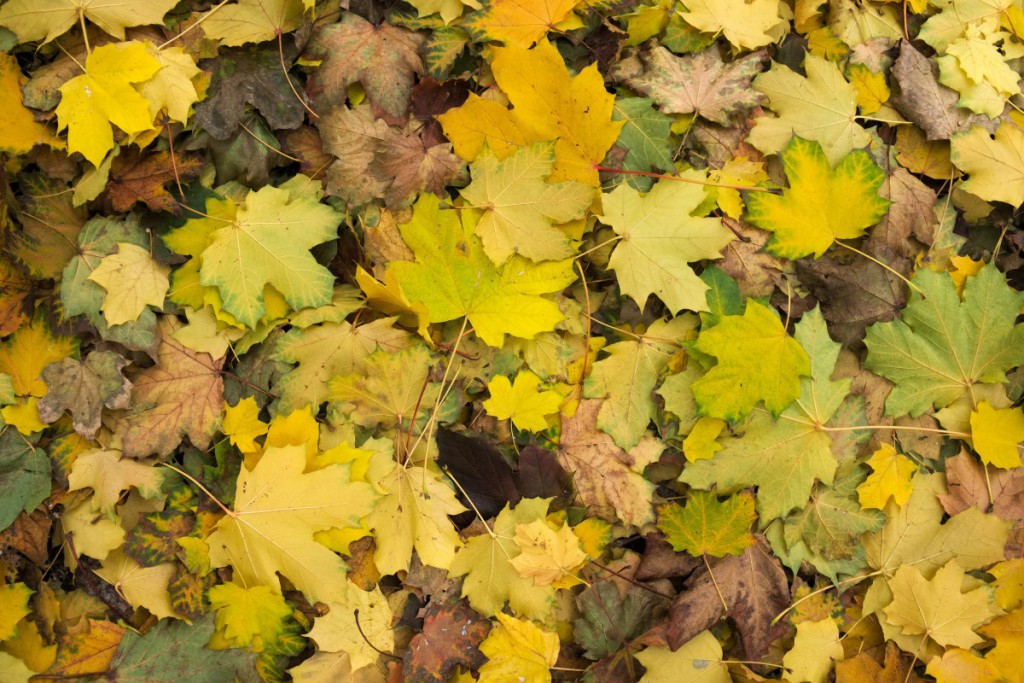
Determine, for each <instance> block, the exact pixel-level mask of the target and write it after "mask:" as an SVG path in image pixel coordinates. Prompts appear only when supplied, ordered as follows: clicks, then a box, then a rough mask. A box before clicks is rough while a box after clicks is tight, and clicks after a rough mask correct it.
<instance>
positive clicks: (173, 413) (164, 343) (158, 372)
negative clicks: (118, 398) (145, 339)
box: [117, 316, 224, 458]
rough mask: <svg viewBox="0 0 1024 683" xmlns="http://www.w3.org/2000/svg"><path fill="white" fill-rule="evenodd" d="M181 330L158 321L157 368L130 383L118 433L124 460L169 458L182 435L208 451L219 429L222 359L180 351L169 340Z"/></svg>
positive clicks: (164, 320) (171, 322) (170, 319)
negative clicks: (129, 398)
mask: <svg viewBox="0 0 1024 683" xmlns="http://www.w3.org/2000/svg"><path fill="white" fill-rule="evenodd" d="M180 326H181V325H180V323H178V322H177V320H176V319H175V318H173V317H171V316H165V317H164V318H162V319H161V322H160V347H159V349H158V351H157V364H156V365H155V366H153V367H151V368H148V369H146V370H143V371H142V372H141V373H139V374H138V375H136V376H135V377H134V378H133V380H132V381H133V383H134V389H133V390H132V391H133V393H132V404H131V405H132V407H131V409H130V410H129V412H128V414H127V415H125V416H124V418H123V419H122V421H121V424H120V425H119V427H118V430H117V431H118V433H119V434H120V435H121V437H122V439H123V441H124V446H123V449H124V454H125V456H127V457H130V458H141V457H145V456H147V455H151V454H154V453H155V454H157V455H160V456H164V455H167V454H169V453H171V452H172V451H173V450H174V449H175V448H177V447H178V444H180V443H181V440H182V438H183V437H186V436H187V437H188V438H189V441H191V442H192V445H193V446H195V447H197V448H206V447H207V446H209V445H210V440H211V439H212V438H213V435H214V434H216V432H217V429H218V428H219V427H220V419H221V410H222V409H223V407H224V396H223V394H224V382H223V380H222V379H221V374H220V369H221V367H222V366H223V365H224V359H223V358H221V359H220V360H216V361H215V360H213V358H211V357H210V355H209V354H206V353H199V352H196V351H192V350H191V349H188V348H186V347H185V346H183V345H182V344H181V343H180V342H178V341H177V340H176V339H174V337H173V335H174V333H175V332H176V331H177V330H178V328H179V327H180Z"/></svg>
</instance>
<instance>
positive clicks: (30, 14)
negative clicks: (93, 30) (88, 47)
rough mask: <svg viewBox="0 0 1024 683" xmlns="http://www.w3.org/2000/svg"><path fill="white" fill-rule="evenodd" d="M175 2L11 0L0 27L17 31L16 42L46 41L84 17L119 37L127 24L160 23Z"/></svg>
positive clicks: (0, 15)
mask: <svg viewBox="0 0 1024 683" xmlns="http://www.w3.org/2000/svg"><path fill="white" fill-rule="evenodd" d="M176 4H178V3H177V0H118V1H117V2H94V1H92V0H84V1H83V0H11V2H8V3H7V4H5V5H4V6H3V8H2V9H0V26H6V27H7V28H9V29H11V30H12V31H14V32H15V33H16V34H18V42H19V43H29V42H34V41H37V40H41V41H42V42H44V43H48V42H50V41H51V40H53V39H54V38H56V37H58V36H60V35H61V34H62V33H64V32H65V31H67V30H68V29H70V28H71V27H72V26H76V25H77V24H78V23H79V22H80V21H81V19H82V18H85V19H88V20H89V21H91V22H92V23H94V24H96V25H97V26H99V27H100V28H101V29H103V30H104V31H106V32H107V33H109V34H110V35H112V36H114V37H115V38H117V39H119V40H122V39H124V30H125V29H126V28H128V27H129V26H145V25H146V24H160V23H162V22H163V18H164V14H166V13H167V12H169V11H170V10H171V8H172V7H174V6H175V5H176ZM98 49H100V48H97V50H98Z"/></svg>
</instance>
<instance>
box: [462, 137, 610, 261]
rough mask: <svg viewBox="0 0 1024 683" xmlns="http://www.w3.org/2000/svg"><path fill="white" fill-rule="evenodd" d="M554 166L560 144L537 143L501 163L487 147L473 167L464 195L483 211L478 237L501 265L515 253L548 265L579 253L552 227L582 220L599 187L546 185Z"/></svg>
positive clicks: (486, 251) (463, 191) (518, 151)
mask: <svg viewBox="0 0 1024 683" xmlns="http://www.w3.org/2000/svg"><path fill="white" fill-rule="evenodd" d="M554 165H555V144H554V143H553V142H538V143H534V144H532V145H530V146H529V147H522V148H519V149H517V150H516V151H515V152H514V153H513V154H512V156H510V157H508V158H506V159H504V160H501V161H499V160H498V158H497V157H495V156H494V154H492V153H491V150H490V148H488V147H486V146H485V147H484V149H482V150H481V152H480V154H479V155H478V156H477V158H476V161H474V162H473V164H472V165H471V166H470V167H469V170H470V173H471V174H472V176H473V182H472V183H470V184H469V186H468V187H467V188H466V189H464V190H462V191H461V194H462V196H463V197H464V198H465V199H466V201H467V202H470V203H471V204H473V205H475V206H476V207H478V209H479V210H480V211H481V215H480V219H479V221H478V222H477V224H476V234H477V235H479V236H480V241H481V242H483V245H484V252H485V253H486V254H487V255H488V256H489V257H490V259H491V260H492V261H494V262H495V263H496V264H498V265H501V264H502V263H504V262H505V261H507V260H508V258H509V257H510V256H512V255H513V254H521V255H522V256H525V257H526V258H528V259H530V260H532V261H544V260H549V259H560V258H565V257H567V256H571V255H572V253H573V251H575V250H574V249H573V247H572V244H571V242H570V241H569V237H568V236H567V235H566V234H565V233H564V232H562V231H561V230H559V229H558V228H556V227H555V226H554V225H553V224H554V223H566V222H568V221H571V220H576V219H578V218H582V217H583V216H584V214H585V213H586V210H587V207H588V206H590V203H591V201H593V198H594V188H593V187H590V186H589V185H584V184H582V183H578V182H575V181H567V182H562V183H547V182H544V178H546V177H547V176H548V175H550V174H551V169H552V167H554Z"/></svg>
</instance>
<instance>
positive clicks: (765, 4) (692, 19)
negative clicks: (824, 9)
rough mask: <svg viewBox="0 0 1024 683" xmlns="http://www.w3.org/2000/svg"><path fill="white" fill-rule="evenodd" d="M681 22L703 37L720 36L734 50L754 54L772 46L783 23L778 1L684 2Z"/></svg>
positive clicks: (701, 0)
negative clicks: (700, 33)
mask: <svg viewBox="0 0 1024 683" xmlns="http://www.w3.org/2000/svg"><path fill="white" fill-rule="evenodd" d="M683 5H684V6H685V8H686V11H683V12H680V15H681V16H682V17H683V20H684V21H686V23H687V24H689V25H690V26H693V27H694V28H695V29H697V30H699V31H702V32H704V33H716V34H717V33H721V34H722V35H724V36H725V39H726V40H728V41H729V43H731V44H732V45H733V46H734V47H736V48H739V49H747V50H754V49H756V48H759V47H761V46H762V45H767V44H768V43H771V42H774V41H775V40H777V39H778V37H777V35H776V34H777V33H778V32H779V31H780V29H783V28H784V27H785V26H786V25H787V22H786V20H785V19H782V18H780V17H779V10H780V7H779V2H778V0H752V1H750V2H748V1H747V0H685V2H683Z"/></svg>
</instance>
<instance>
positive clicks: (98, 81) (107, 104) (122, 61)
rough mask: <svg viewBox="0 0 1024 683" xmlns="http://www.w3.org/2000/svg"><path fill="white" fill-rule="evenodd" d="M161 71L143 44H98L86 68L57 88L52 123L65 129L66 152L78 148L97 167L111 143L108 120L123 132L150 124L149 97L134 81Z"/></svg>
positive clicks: (110, 147)
mask: <svg viewBox="0 0 1024 683" xmlns="http://www.w3.org/2000/svg"><path fill="white" fill-rule="evenodd" d="M159 70H160V62H158V61H157V60H156V59H155V58H154V57H153V56H152V55H150V54H149V52H148V51H147V50H146V46H145V45H144V44H143V43H139V42H136V41H129V42H126V43H110V44H108V45H101V46H99V47H97V48H96V49H95V50H93V51H92V53H91V54H90V55H89V56H88V58H86V60H85V73H84V74H82V75H81V76H75V77H74V78H72V79H71V80H70V81H68V82H67V83H65V84H64V85H62V86H61V87H60V104H58V105H57V110H56V114H57V123H58V127H59V128H60V129H64V128H67V129H68V152H81V153H82V156H84V157H85V158H86V159H88V160H89V161H90V162H91V163H92V165H93V166H99V165H100V162H101V161H103V157H104V156H106V154H107V152H109V151H110V150H111V149H113V148H114V133H113V130H112V129H111V125H114V126H117V127H118V128H120V129H121V130H123V131H124V132H125V133H127V134H128V135H135V134H137V133H141V132H143V131H146V130H151V129H152V128H153V117H152V116H151V115H150V113H149V101H148V100H146V98H145V97H143V96H142V95H140V94H139V93H138V91H137V90H135V88H133V87H132V84H133V83H140V82H142V81H146V80H149V79H150V78H152V77H153V75H154V74H156V72H157V71H159Z"/></svg>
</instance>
